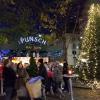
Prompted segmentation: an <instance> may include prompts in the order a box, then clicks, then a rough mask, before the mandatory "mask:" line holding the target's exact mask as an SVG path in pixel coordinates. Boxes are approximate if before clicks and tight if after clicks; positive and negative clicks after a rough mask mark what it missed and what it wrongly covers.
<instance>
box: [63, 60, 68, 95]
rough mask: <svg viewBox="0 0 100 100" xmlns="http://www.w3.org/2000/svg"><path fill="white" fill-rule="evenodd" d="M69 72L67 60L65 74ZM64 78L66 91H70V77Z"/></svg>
mask: <svg viewBox="0 0 100 100" xmlns="http://www.w3.org/2000/svg"><path fill="white" fill-rule="evenodd" d="M65 74H68V63H67V61H65V62H64V64H63V75H65ZM63 80H64V91H67V92H68V93H69V78H68V77H63Z"/></svg>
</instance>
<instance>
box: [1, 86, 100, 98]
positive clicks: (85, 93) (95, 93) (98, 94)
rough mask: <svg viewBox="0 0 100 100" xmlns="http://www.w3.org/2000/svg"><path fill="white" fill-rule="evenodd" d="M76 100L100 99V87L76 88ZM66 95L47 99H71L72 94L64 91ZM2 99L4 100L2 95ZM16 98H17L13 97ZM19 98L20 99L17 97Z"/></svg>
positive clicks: (52, 96) (51, 96) (49, 96)
mask: <svg viewBox="0 0 100 100" xmlns="http://www.w3.org/2000/svg"><path fill="white" fill-rule="evenodd" d="M73 90H74V100H100V89H99V90H91V89H83V88H74V89H73ZM64 95H65V96H64V97H61V98H60V95H58V94H57V95H48V96H47V100H71V98H70V94H68V93H67V92H64ZM0 100H4V99H3V98H2V97H0ZM13 100H16V99H13ZM17 100H19V99H17ZM20 100H29V99H20Z"/></svg>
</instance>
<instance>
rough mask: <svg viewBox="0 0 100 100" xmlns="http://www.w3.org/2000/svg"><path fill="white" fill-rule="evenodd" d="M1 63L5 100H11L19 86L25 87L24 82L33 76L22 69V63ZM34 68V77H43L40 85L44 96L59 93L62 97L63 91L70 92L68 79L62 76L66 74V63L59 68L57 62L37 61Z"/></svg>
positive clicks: (25, 69)
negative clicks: (42, 87)
mask: <svg viewBox="0 0 100 100" xmlns="http://www.w3.org/2000/svg"><path fill="white" fill-rule="evenodd" d="M2 63H3V66H4V69H3V81H4V92H5V93H6V95H5V100H12V98H13V97H14V96H16V95H17V92H16V91H17V90H18V89H20V88H21V86H24V87H25V84H26V82H27V81H28V80H29V79H30V78H31V77H34V76H32V75H30V73H29V72H28V67H27V68H24V67H23V64H22V62H20V63H18V64H14V63H13V62H12V61H11V60H10V59H5V60H3V62H2ZM36 66H37V69H36V76H41V77H43V80H42V84H43V85H44V86H45V93H46V94H51V95H53V94H57V93H60V96H64V95H63V91H66V92H68V93H69V92H70V89H69V81H68V78H67V77H64V76H63V75H64V74H68V63H67V61H64V63H63V66H61V65H60V63H59V62H58V61H55V62H44V61H43V59H39V60H38V62H37V63H36Z"/></svg>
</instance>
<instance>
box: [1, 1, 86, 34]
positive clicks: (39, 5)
mask: <svg viewBox="0 0 100 100" xmlns="http://www.w3.org/2000/svg"><path fill="white" fill-rule="evenodd" d="M1 1H2V0H1ZM15 1H16V2H15V3H12V4H11V3H7V4H5V3H4V2H0V4H1V5H0V30H2V29H5V30H6V29H13V28H15V27H16V26H17V25H19V23H20V19H21V17H22V14H23V13H22V11H23V10H22V9H24V8H29V9H30V11H31V12H29V15H28V16H26V17H27V23H28V25H29V26H30V30H29V31H30V33H31V32H32V31H33V30H35V32H37V33H42V34H50V33H52V31H50V29H49V28H44V27H43V26H42V24H41V22H40V20H39V12H41V11H42V10H44V8H53V9H57V5H59V4H58V2H57V0H55V1H54V0H24V2H23V0H15ZM72 1H73V2H72V3H70V4H69V5H68V10H67V15H66V16H65V17H62V16H61V15H59V14H58V15H57V23H56V24H57V25H56V26H57V31H58V33H63V32H62V31H63V30H64V27H65V23H66V28H67V30H66V32H68V33H72V32H73V29H74V27H75V24H76V20H77V19H79V17H80V16H82V11H83V9H84V4H85V2H86V0H72ZM58 7H59V6H58ZM1 15H2V16H1ZM48 15H49V17H50V18H53V17H54V16H55V14H54V13H50V12H48ZM33 20H34V22H33V23H34V24H32V21H33ZM78 24H79V22H78V21H77V28H76V31H79V29H78ZM53 31H55V30H53ZM4 33H5V32H4Z"/></svg>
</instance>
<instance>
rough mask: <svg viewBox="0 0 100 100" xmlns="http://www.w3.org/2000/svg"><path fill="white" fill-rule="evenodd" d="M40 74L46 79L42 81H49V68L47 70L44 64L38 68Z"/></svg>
mask: <svg viewBox="0 0 100 100" xmlns="http://www.w3.org/2000/svg"><path fill="white" fill-rule="evenodd" d="M38 75H39V76H42V77H43V78H44V80H43V81H42V82H43V84H45V82H46V81H47V70H46V68H45V66H44V64H40V66H39V70H38Z"/></svg>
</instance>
